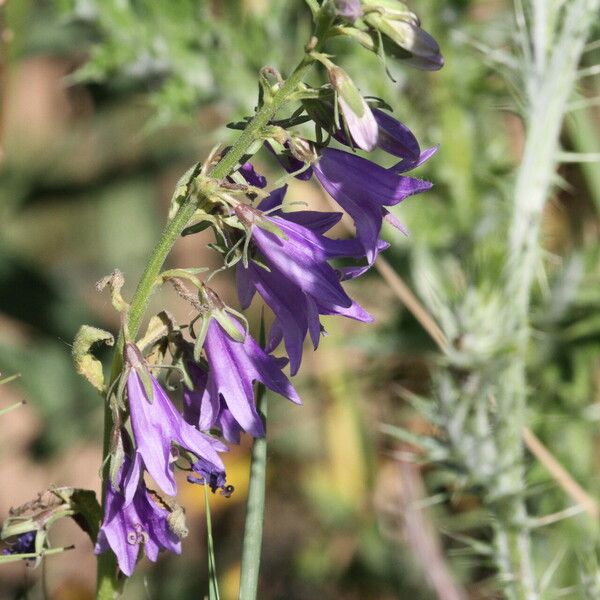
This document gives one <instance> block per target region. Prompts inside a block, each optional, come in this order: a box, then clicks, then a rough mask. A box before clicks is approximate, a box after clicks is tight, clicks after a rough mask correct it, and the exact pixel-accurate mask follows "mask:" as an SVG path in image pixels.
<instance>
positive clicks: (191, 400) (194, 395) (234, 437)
mask: <svg viewBox="0 0 600 600" xmlns="http://www.w3.org/2000/svg"><path fill="white" fill-rule="evenodd" d="M187 369H188V373H189V375H190V378H191V380H192V383H193V385H194V387H193V388H192V389H191V390H190V389H188V388H187V387H184V390H183V416H184V417H185V420H186V421H187V422H188V423H192V424H193V425H197V424H198V423H200V421H201V418H200V408H201V406H202V397H203V395H204V393H205V391H206V386H207V383H208V373H207V372H206V371H205V370H204V369H201V368H200V367H199V366H198V365H197V364H196V363H194V362H192V361H189V362H188V363H187ZM208 407H209V410H210V412H211V416H210V419H213V418H214V417H213V416H212V413H213V408H212V404H211V403H210V402H209V403H208ZM202 421H204V419H202ZM211 427H215V428H217V429H219V430H220V431H221V434H222V436H223V438H225V440H226V441H227V442H229V443H230V444H239V443H240V436H241V433H242V431H243V430H242V428H241V427H240V425H239V423H238V422H237V421H236V420H235V419H234V417H233V415H232V414H231V411H230V410H229V409H228V408H227V405H226V404H225V402H224V401H223V397H219V408H218V410H217V417H216V418H214V423H213V424H212V425H211ZM209 479H210V477H209ZM189 480H190V479H189V477H188V481H189ZM194 483H198V482H197V481H194ZM213 491H214V490H213Z"/></svg>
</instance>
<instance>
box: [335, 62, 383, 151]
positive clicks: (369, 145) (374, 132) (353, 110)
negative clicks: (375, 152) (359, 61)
mask: <svg viewBox="0 0 600 600" xmlns="http://www.w3.org/2000/svg"><path fill="white" fill-rule="evenodd" d="M329 81H330V82H331V85H332V86H333V89H334V90H335V91H336V92H337V94H338V106H339V107H340V110H341V113H342V116H343V118H344V121H345V122H346V125H347V126H348V131H349V132H350V134H351V135H352V139H353V140H354V142H355V143H356V145H357V146H358V147H359V148H362V149H363V150H372V149H373V148H374V147H375V145H376V144H377V136H378V132H379V130H378V127H377V122H376V121H375V117H374V116H373V113H372V112H371V109H370V108H369V105H368V104H367V103H366V102H365V99H364V98H363V97H362V96H361V95H360V92H359V91H358V89H357V88H356V86H355V85H354V82H353V81H352V79H350V77H349V75H348V74H347V73H346V71H344V69H342V68H341V67H338V66H336V65H333V66H332V67H330V68H329Z"/></svg>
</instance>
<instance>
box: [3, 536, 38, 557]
mask: <svg viewBox="0 0 600 600" xmlns="http://www.w3.org/2000/svg"><path fill="white" fill-rule="evenodd" d="M36 535H37V531H27V532H26V533H23V534H21V535H20V536H19V537H18V538H17V539H16V540H15V541H14V542H12V543H11V544H10V546H9V547H8V548H4V549H3V550H2V554H31V553H33V552H35V538H36Z"/></svg>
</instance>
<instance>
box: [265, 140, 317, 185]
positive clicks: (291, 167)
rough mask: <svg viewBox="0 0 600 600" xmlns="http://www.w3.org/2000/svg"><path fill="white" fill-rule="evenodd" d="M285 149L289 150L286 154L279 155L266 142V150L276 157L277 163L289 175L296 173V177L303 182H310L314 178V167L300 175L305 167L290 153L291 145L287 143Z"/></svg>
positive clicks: (284, 145)
mask: <svg viewBox="0 0 600 600" xmlns="http://www.w3.org/2000/svg"><path fill="white" fill-rule="evenodd" d="M283 147H284V148H285V149H286V150H287V152H286V153H277V152H276V151H275V149H274V148H273V146H272V145H271V144H270V143H269V142H265V148H266V149H267V150H268V151H269V152H270V153H271V154H273V156H275V158H276V159H277V162H279V164H280V165H281V166H282V167H283V169H285V171H286V172H287V173H295V175H294V177H295V178H296V179H300V180H302V181H308V180H309V179H310V178H311V177H312V167H307V168H306V169H305V170H304V171H302V172H300V173H298V171H300V169H302V167H304V166H305V163H303V162H302V161H301V160H299V159H298V158H296V157H295V156H293V155H292V154H291V153H290V152H289V144H288V143H287V142H286V143H285V144H283Z"/></svg>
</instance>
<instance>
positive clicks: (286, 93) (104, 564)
mask: <svg viewBox="0 0 600 600" xmlns="http://www.w3.org/2000/svg"><path fill="white" fill-rule="evenodd" d="M323 41H324V38H323V40H320V43H319V46H320V44H322V42H323ZM313 63H314V59H312V58H311V57H310V56H309V55H308V54H306V55H305V56H304V58H303V59H302V61H301V62H300V64H299V65H298V66H297V67H296V69H295V70H294V72H293V73H292V75H291V76H290V77H289V78H288V79H287V80H286V81H285V83H284V84H283V85H282V86H281V88H280V89H279V90H278V91H277V92H276V93H275V94H274V96H273V97H272V98H270V99H268V101H266V102H265V103H264V104H263V105H262V106H261V108H260V109H259V110H258V111H257V112H256V114H255V116H254V118H253V119H252V120H251V121H250V123H248V126H247V127H246V129H244V131H243V132H242V133H241V135H240V137H239V138H238V139H237V141H236V142H235V144H234V145H233V146H232V147H231V148H230V150H229V151H228V152H227V154H226V155H225V156H224V157H223V158H222V159H221V160H220V161H219V163H218V164H217V165H216V166H215V168H214V169H213V170H212V172H211V177H212V178H214V179H223V178H224V177H226V176H227V175H229V174H230V173H231V172H232V171H233V170H234V169H235V167H236V166H237V165H238V162H239V161H240V160H241V159H242V158H243V157H244V156H245V155H246V154H247V153H248V151H249V150H250V148H251V146H252V145H253V144H254V143H255V142H256V141H257V140H260V139H262V137H263V130H264V128H265V126H266V125H267V124H268V123H269V121H270V120H271V119H272V118H273V117H274V116H275V114H276V113H277V111H278V110H280V109H281V108H282V107H283V106H284V105H285V104H286V102H287V101H288V100H289V97H290V95H291V94H293V93H294V92H295V91H296V89H297V87H298V84H299V83H300V82H301V81H302V78H303V77H304V76H305V75H306V73H307V71H308V70H309V69H310V67H311V66H312V64H313ZM197 203H198V198H197V197H194V196H193V195H189V196H188V197H187V198H186V199H185V200H184V201H183V202H182V203H181V205H180V207H179V210H178V211H177V213H176V214H175V216H174V217H173V219H171V221H169V222H168V223H167V224H166V226H165V228H164V230H163V232H162V235H161V237H160V239H159V240H158V242H157V244H156V246H155V248H154V250H153V252H152V254H151V256H150V259H149V261H148V263H147V265H146V268H145V270H144V273H143V274H142V277H141V279H140V281H139V283H138V286H137V289H136V291H135V294H134V296H133V299H132V302H131V307H130V310H129V315H128V320H127V326H128V327H127V330H128V334H129V336H130V337H131V338H135V336H136V335H137V333H138V331H139V328H140V326H141V323H142V320H143V317H144V314H145V312H146V309H147V308H148V304H149V302H150V298H151V296H152V292H153V290H154V286H155V283H156V279H157V277H158V276H159V274H160V271H161V269H162V266H163V264H164V262H165V260H166V259H167V256H168V255H169V253H170V251H171V249H172V248H173V245H174V244H175V242H176V241H177V239H178V238H179V236H180V235H181V232H182V231H183V230H184V229H185V227H186V225H187V224H188V223H189V221H190V219H191V217H192V215H193V214H194V212H195V211H196V207H197ZM122 348H123V335H122V334H121V336H120V337H119V341H118V343H117V346H116V350H115V354H114V357H113V363H112V373H111V380H112V381H114V379H116V377H117V376H118V375H119V373H120V371H121V368H122V364H123V358H122ZM112 426H113V422H112V414H111V411H110V407H109V405H108V402H106V406H105V411H104V449H103V457H106V456H108V454H109V452H110V436H111V430H112ZM103 480H104V481H106V468H105V470H104V473H103ZM102 496H103V497H102V507H103V512H104V500H105V498H104V496H105V486H104V488H103V494H102ZM117 573H118V571H117V568H116V560H115V556H114V554H113V553H112V552H110V551H109V552H105V553H104V554H101V555H100V556H99V557H98V574H97V588H96V597H97V599H98V600H113V599H114V598H118V597H119V595H120V587H121V586H120V585H119V582H118V580H117Z"/></svg>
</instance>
